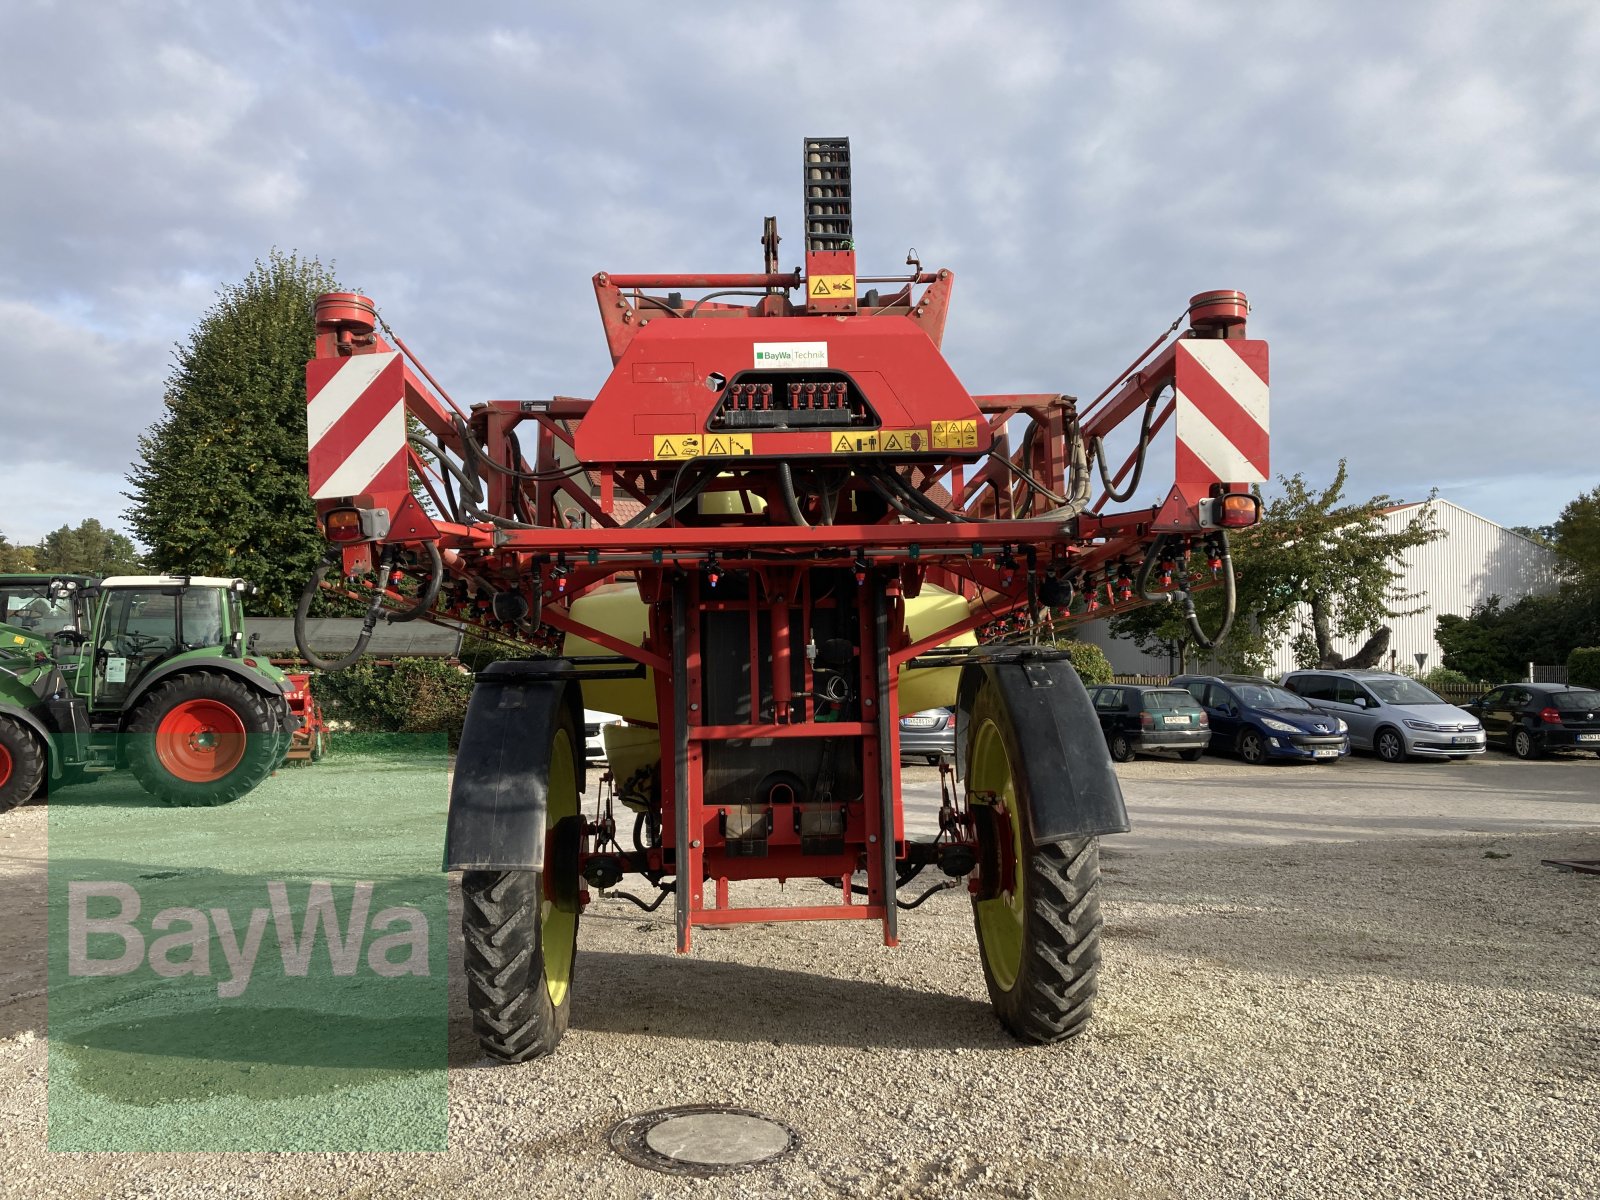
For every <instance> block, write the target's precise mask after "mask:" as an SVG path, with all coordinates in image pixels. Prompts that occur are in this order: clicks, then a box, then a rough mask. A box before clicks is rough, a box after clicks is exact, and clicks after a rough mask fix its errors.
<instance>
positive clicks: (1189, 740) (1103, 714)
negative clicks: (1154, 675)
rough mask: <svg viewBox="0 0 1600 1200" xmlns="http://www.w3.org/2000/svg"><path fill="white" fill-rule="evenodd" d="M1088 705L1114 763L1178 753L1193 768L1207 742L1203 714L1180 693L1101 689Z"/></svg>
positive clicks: (1127, 686) (1120, 686)
mask: <svg viewBox="0 0 1600 1200" xmlns="http://www.w3.org/2000/svg"><path fill="white" fill-rule="evenodd" d="M1089 702H1090V703H1091V704H1093V705H1094V711H1095V712H1096V714H1098V716H1099V717H1100V731H1101V732H1102V733H1104V734H1105V735H1106V749H1108V750H1110V751H1111V757H1112V758H1114V759H1116V761H1117V762H1127V761H1128V760H1129V759H1131V758H1132V757H1133V756H1134V755H1135V754H1137V753H1139V752H1140V751H1144V752H1146V753H1176V754H1177V755H1178V757H1179V758H1181V759H1184V760H1185V761H1187V762H1194V761H1195V760H1197V759H1198V758H1199V757H1200V756H1201V755H1202V754H1204V753H1205V749H1206V743H1208V742H1209V741H1210V740H1211V729H1210V726H1209V725H1208V724H1207V720H1206V714H1205V710H1204V709H1202V708H1201V707H1200V706H1199V705H1198V704H1196V703H1195V702H1194V697H1193V696H1191V695H1189V693H1188V692H1186V691H1184V690H1183V689H1182V688H1173V687H1145V686H1143V685H1140V684H1132V683H1115V684H1111V683H1108V684H1101V685H1099V686H1098V687H1092V688H1090V689H1089Z"/></svg>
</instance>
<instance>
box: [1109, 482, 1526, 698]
mask: <svg viewBox="0 0 1600 1200" xmlns="http://www.w3.org/2000/svg"><path fill="white" fill-rule="evenodd" d="M1433 506H1434V514H1435V520H1436V521H1437V523H1438V525H1439V527H1440V528H1441V529H1443V530H1444V536H1443V537H1442V538H1439V539H1438V540H1436V541H1434V542H1430V543H1429V544H1428V545H1426V546H1420V547H1418V548H1416V549H1414V550H1412V551H1410V552H1409V553H1408V554H1407V555H1406V559H1405V561H1404V563H1403V564H1402V566H1403V571H1404V573H1403V574H1402V576H1401V578H1400V580H1399V586H1400V587H1401V588H1403V589H1404V590H1405V591H1408V592H1415V593H1419V595H1418V597H1417V599H1415V600H1413V601H1411V602H1410V603H1409V604H1406V605H1403V606H1401V607H1406V608H1420V609H1421V611H1420V612H1418V613H1416V614H1414V615H1412V616H1406V617H1396V618H1394V619H1392V620H1390V621H1389V622H1388V625H1389V627H1390V628H1391V629H1392V630H1393V631H1394V632H1393V634H1392V635H1391V637H1390V639H1389V649H1390V652H1391V655H1392V656H1393V657H1392V658H1391V657H1389V656H1385V658H1384V661H1383V663H1382V664H1381V666H1383V667H1384V668H1386V669H1388V668H1390V664H1391V662H1392V663H1393V664H1394V668H1395V669H1398V668H1399V667H1401V666H1411V667H1414V666H1415V665H1416V659H1415V657H1414V656H1415V655H1416V654H1418V653H1419V652H1420V653H1423V654H1426V655H1427V656H1428V657H1427V659H1426V660H1425V664H1424V668H1423V669H1424V670H1428V669H1431V668H1433V667H1436V666H1439V665H1440V663H1441V661H1442V660H1443V657H1444V656H1443V652H1442V651H1441V650H1440V649H1439V645H1438V643H1437V642H1435V641H1434V638H1433V634H1434V629H1435V627H1436V626H1435V622H1436V619H1437V618H1438V616H1439V615H1440V614H1441V613H1454V614H1456V615H1458V616H1466V615H1467V613H1468V612H1470V611H1471V610H1472V606H1473V605H1475V604H1477V603H1478V602H1480V601H1482V600H1486V599H1488V598H1489V597H1490V596H1492V595H1493V596H1499V597H1500V598H1501V600H1503V601H1504V602H1506V603H1508V604H1509V603H1511V602H1512V601H1514V600H1517V599H1519V598H1521V597H1523V596H1529V595H1536V594H1541V593H1545V592H1550V591H1554V590H1555V586H1556V580H1555V555H1554V554H1553V552H1551V551H1550V550H1547V549H1546V548H1545V547H1543V546H1540V545H1538V544H1537V543H1535V542H1530V541H1529V540H1528V539H1527V538H1524V537H1521V536H1519V535H1518V534H1515V533H1512V532H1511V531H1510V530H1507V529H1504V528H1502V527H1501V526H1499V525H1496V524H1495V523H1494V522H1493V521H1488V520H1485V519H1484V518H1483V517H1480V516H1478V515H1477V514H1476V513H1472V512H1468V511H1467V510H1466V509H1464V508H1462V507H1461V506H1460V505H1457V504H1452V503H1450V501H1448V500H1435V501H1434V502H1433ZM1420 507H1421V506H1420V505H1410V506H1407V507H1405V508H1401V509H1397V510H1396V511H1394V512H1391V513H1388V514H1386V515H1385V517H1384V521H1385V522H1386V523H1387V524H1388V526H1389V527H1390V528H1391V529H1396V530H1398V529H1403V528H1404V527H1405V526H1406V524H1407V523H1408V522H1410V521H1411V520H1413V519H1414V518H1415V517H1416V514H1417V510H1418V508H1420ZM1299 621H1300V623H1301V624H1303V625H1304V627H1305V628H1306V629H1307V630H1309V629H1310V627H1311V613H1310V610H1309V609H1305V608H1304V607H1303V606H1302V608H1301V610H1300V616H1299ZM1369 632H1370V631H1369ZM1081 636H1082V637H1083V638H1084V640H1085V641H1090V642H1094V643H1095V644H1096V645H1098V646H1100V647H1101V648H1103V649H1104V650H1105V651H1106V656H1107V657H1108V658H1110V660H1111V667H1112V669H1113V670H1114V671H1116V672H1117V673H1118V674H1129V675H1132V674H1163V673H1165V672H1166V671H1167V659H1166V656H1165V655H1159V656H1154V657H1152V656H1148V655H1145V654H1143V653H1141V652H1140V650H1139V648H1138V647H1137V646H1135V645H1134V644H1133V643H1131V642H1123V641H1118V640H1115V639H1112V638H1111V637H1110V636H1109V635H1108V634H1107V632H1106V622H1104V621H1095V622H1092V623H1091V624H1088V625H1085V626H1083V627H1082V629H1081ZM1363 640H1364V639H1361V638H1357V639H1352V640H1350V641H1348V642H1343V641H1341V642H1338V643H1336V648H1337V649H1338V650H1339V651H1341V652H1342V653H1343V654H1345V655H1350V654H1354V653H1355V652H1356V651H1357V650H1358V649H1360V648H1361V644H1362V641H1363ZM1296 665H1297V664H1296V663H1295V661H1294V657H1293V655H1292V654H1291V653H1290V650H1289V646H1288V645H1287V643H1286V644H1284V645H1283V646H1281V647H1279V648H1278V651H1277V654H1276V655H1275V657H1274V661H1273V671H1274V674H1275V675H1276V674H1281V673H1283V672H1285V671H1292V670H1293V669H1294V668H1295V666H1296ZM1491 682H1498V681H1491Z"/></svg>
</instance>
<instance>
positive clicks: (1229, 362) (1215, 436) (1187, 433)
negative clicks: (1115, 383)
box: [1173, 338, 1271, 502]
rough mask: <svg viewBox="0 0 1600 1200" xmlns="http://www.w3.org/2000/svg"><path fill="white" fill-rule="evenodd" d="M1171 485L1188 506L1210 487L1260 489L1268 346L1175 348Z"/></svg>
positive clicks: (1212, 342)
mask: <svg viewBox="0 0 1600 1200" xmlns="http://www.w3.org/2000/svg"><path fill="white" fill-rule="evenodd" d="M1174 367H1175V369H1176V372H1177V374H1176V377H1175V378H1174V381H1173V389H1174V391H1175V392H1176V393H1177V413H1176V417H1177V439H1178V462H1177V478H1176V483H1177V485H1178V488H1179V490H1180V491H1182V492H1183V494H1184V495H1185V496H1186V497H1188V499H1189V500H1190V501H1191V502H1192V501H1197V500H1200V499H1203V498H1204V497H1205V496H1207V495H1209V494H1210V490H1211V485H1212V484H1213V483H1262V482H1264V481H1265V480H1266V478H1267V472H1268V471H1269V469H1270V466H1271V464H1270V463H1269V461H1268V457H1267V446H1268V437H1267V409H1268V404H1267V343H1266V342H1259V341H1242V340H1241V341H1227V340H1225V339H1221V338H1215V339H1213V338H1194V339H1190V340H1188V341H1182V342H1179V343H1178V345H1177V359H1176V361H1175V363H1174Z"/></svg>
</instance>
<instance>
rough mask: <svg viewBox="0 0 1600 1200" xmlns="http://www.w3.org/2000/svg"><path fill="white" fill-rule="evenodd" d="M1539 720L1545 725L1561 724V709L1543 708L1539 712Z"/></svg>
mask: <svg viewBox="0 0 1600 1200" xmlns="http://www.w3.org/2000/svg"><path fill="white" fill-rule="evenodd" d="M1539 720H1541V721H1543V722H1544V723H1545V724H1546V725H1559V724H1561V710H1560V709H1559V708H1547V709H1544V710H1543V711H1542V712H1540V713H1539Z"/></svg>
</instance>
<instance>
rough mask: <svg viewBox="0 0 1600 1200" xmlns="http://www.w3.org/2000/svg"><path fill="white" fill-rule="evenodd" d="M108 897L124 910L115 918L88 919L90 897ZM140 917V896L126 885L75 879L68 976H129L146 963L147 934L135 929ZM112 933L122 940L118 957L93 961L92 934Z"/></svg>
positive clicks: (69, 916)
mask: <svg viewBox="0 0 1600 1200" xmlns="http://www.w3.org/2000/svg"><path fill="white" fill-rule="evenodd" d="M91 896H105V897H108V898H110V899H113V900H115V901H117V903H118V904H119V905H121V908H120V909H119V910H118V912H117V915H116V916H114V917H94V918H91V917H90V916H89V897H91ZM138 915H139V893H138V892H136V891H134V890H133V888H131V887H129V886H128V885H127V884H125V883H116V882H114V881H110V880H107V881H104V882H99V883H95V882H90V881H88V880H73V881H72V882H69V883H68V884H67V974H68V975H126V974H127V973H128V972H129V971H132V970H134V969H135V968H137V967H138V965H139V964H140V963H141V962H142V961H144V935H143V934H142V933H140V932H139V931H138V930H137V929H135V928H134V927H133V921H134V918H135V917H137V916H138ZM91 933H109V934H114V935H116V936H117V937H120V938H121V939H122V953H121V954H120V955H119V956H118V957H116V958H90V957H89V935H90V934H91Z"/></svg>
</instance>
